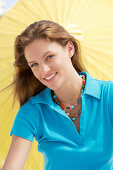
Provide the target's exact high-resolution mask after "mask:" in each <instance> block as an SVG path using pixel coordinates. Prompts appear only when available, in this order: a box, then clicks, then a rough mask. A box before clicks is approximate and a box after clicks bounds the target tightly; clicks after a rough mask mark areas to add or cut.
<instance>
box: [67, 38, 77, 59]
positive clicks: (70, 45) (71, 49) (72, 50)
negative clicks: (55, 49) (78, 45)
mask: <svg viewBox="0 0 113 170" xmlns="http://www.w3.org/2000/svg"><path fill="white" fill-rule="evenodd" d="M66 46H67V50H68V53H69V57H70V58H71V57H72V56H73V55H74V53H75V47H74V45H73V43H72V42H71V41H68V42H67V44H66Z"/></svg>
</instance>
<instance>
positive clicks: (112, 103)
mask: <svg viewBox="0 0 113 170" xmlns="http://www.w3.org/2000/svg"><path fill="white" fill-rule="evenodd" d="M108 96H109V99H108V107H109V112H110V114H111V118H112V121H113V81H110V84H109V94H108Z"/></svg>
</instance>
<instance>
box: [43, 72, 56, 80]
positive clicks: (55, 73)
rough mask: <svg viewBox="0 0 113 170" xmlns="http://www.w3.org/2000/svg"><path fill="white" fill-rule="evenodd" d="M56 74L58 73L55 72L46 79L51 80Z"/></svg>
mask: <svg viewBox="0 0 113 170" xmlns="http://www.w3.org/2000/svg"><path fill="white" fill-rule="evenodd" d="M55 75H56V73H55V74H53V75H51V76H49V77H47V78H45V79H46V80H50V79H51V78H53V77H54V76H55Z"/></svg>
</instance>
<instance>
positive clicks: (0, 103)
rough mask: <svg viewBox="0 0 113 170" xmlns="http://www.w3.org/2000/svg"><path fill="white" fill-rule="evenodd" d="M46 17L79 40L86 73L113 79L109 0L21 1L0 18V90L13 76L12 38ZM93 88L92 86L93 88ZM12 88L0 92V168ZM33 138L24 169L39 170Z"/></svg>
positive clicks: (6, 143) (112, 27)
mask: <svg viewBox="0 0 113 170" xmlns="http://www.w3.org/2000/svg"><path fill="white" fill-rule="evenodd" d="M42 19H48V20H52V21H55V22H58V23H59V24H61V25H62V26H64V27H65V28H66V29H67V30H68V31H69V32H70V33H71V34H73V36H75V37H76V38H77V39H79V40H80V42H81V50H82V60H83V62H84V64H85V65H86V68H87V70H88V72H89V73H90V74H91V75H92V76H93V77H94V78H98V79H102V80H113V1H112V0H108V1H107V0H98V1H97V0H32V1H31V0H20V1H19V2H18V3H17V4H16V5H15V6H14V7H13V8H12V9H11V10H10V11H8V12H7V13H6V14H5V15H4V16H3V17H2V18H0V90H1V89H2V88H4V87H5V86H7V85H9V84H10V83H11V81H12V79H13V73H14V70H13V61H14V54H13V45H14V40H15V37H16V36H17V35H18V34H20V33H21V31H23V30H24V29H25V28H26V27H27V26H28V25H29V24H31V23H33V22H34V21H38V20H42ZM92 88H93V87H92ZM11 92H12V89H9V90H6V91H4V92H1V93H0V168H1V167H2V166H3V163H4V160H5V158H6V155H7V152H8V149H9V146H10V142H11V137H10V136H9V133H10V130H11V127H12V124H13V120H14V117H15V115H16V113H17V111H18V109H19V106H18V103H16V105H15V107H14V109H12V106H11V105H12V94H11ZM37 145H38V143H37V142H36V141H34V142H33V145H32V149H31V151H30V154H29V156H28V160H27V162H26V164H25V168H24V170H42V169H43V166H44V161H43V157H42V154H41V153H39V152H37Z"/></svg>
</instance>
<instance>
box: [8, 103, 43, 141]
mask: <svg viewBox="0 0 113 170" xmlns="http://www.w3.org/2000/svg"><path fill="white" fill-rule="evenodd" d="M39 119H40V115H39V111H38V110H37V108H36V106H35V105H32V104H31V103H30V102H27V103H25V104H24V105H23V106H22V107H21V108H20V109H19V111H18V113H17V115H16V117H15V120H14V122H13V126H12V129H11V132H10V136H11V135H16V136H19V137H22V138H25V139H28V140H30V141H32V142H33V139H34V137H35V138H37V139H38V138H39V122H40V120H39Z"/></svg>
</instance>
